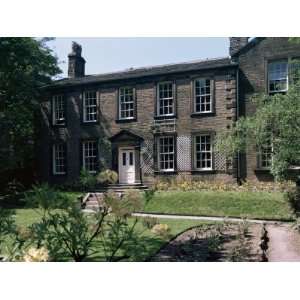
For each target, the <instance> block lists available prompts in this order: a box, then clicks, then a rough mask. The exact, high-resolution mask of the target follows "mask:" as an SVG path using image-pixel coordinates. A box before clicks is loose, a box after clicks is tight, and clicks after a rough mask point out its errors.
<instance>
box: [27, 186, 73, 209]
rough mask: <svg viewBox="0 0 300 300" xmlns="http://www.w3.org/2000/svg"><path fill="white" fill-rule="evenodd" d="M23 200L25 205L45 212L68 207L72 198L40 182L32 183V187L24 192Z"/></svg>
mask: <svg viewBox="0 0 300 300" xmlns="http://www.w3.org/2000/svg"><path fill="white" fill-rule="evenodd" d="M25 201H26V205H27V206H29V207H33V208H40V209H42V210H43V212H44V214H45V213H46V212H47V211H48V210H49V209H55V208H65V207H68V206H69V205H70V202H71V201H72V200H71V199H70V198H69V197H67V196H65V195H64V194H63V193H61V192H60V191H58V190H56V189H54V188H53V187H50V186H49V185H48V183H42V184H40V185H33V187H32V189H31V190H29V191H28V192H26V193H25Z"/></svg>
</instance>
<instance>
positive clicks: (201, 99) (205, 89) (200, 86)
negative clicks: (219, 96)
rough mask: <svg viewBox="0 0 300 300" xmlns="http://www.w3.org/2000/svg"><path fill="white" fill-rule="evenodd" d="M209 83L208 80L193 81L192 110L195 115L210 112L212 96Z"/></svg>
mask: <svg viewBox="0 0 300 300" xmlns="http://www.w3.org/2000/svg"><path fill="white" fill-rule="evenodd" d="M210 82H211V81H210V79H197V80H195V99H194V101H195V104H194V110H195V112H197V113H202V112H204V113H205V112H211V111H212V95H211V85H210Z"/></svg>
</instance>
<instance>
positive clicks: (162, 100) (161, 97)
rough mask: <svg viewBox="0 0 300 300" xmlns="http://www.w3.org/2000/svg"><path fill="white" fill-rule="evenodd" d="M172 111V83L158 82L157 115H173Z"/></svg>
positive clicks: (173, 110)
mask: <svg viewBox="0 0 300 300" xmlns="http://www.w3.org/2000/svg"><path fill="white" fill-rule="evenodd" d="M174 112H175V109H174V95H173V83H172V82H162V83H159V84H158V89H157V115H158V116H173V115H174Z"/></svg>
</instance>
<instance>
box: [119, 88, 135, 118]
mask: <svg viewBox="0 0 300 300" xmlns="http://www.w3.org/2000/svg"><path fill="white" fill-rule="evenodd" d="M134 118H135V99H134V89H133V88H131V87H123V88H120V89H119V119H120V120H131V119H134Z"/></svg>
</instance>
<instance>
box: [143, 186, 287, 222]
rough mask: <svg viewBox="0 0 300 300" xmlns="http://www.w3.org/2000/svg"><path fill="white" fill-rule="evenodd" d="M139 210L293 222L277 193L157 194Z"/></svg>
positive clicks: (281, 196) (162, 192)
mask: <svg viewBox="0 0 300 300" xmlns="http://www.w3.org/2000/svg"><path fill="white" fill-rule="evenodd" d="M143 211H144V212H148V213H150V212H151V213H163V214H181V215H198V216H222V217H245V218H253V219H266V220H282V221H283V220H286V221H288V220H292V219H293V211H292V209H291V207H290V205H289V203H288V201H287V200H286V199H285V197H284V194H283V193H279V192H273V193H270V192H234V191H233V192H229V191H186V192H183V191H160V192H156V193H155V195H154V197H153V198H152V199H151V200H150V201H149V202H148V203H147V204H146V205H145V208H144V210H143Z"/></svg>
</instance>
